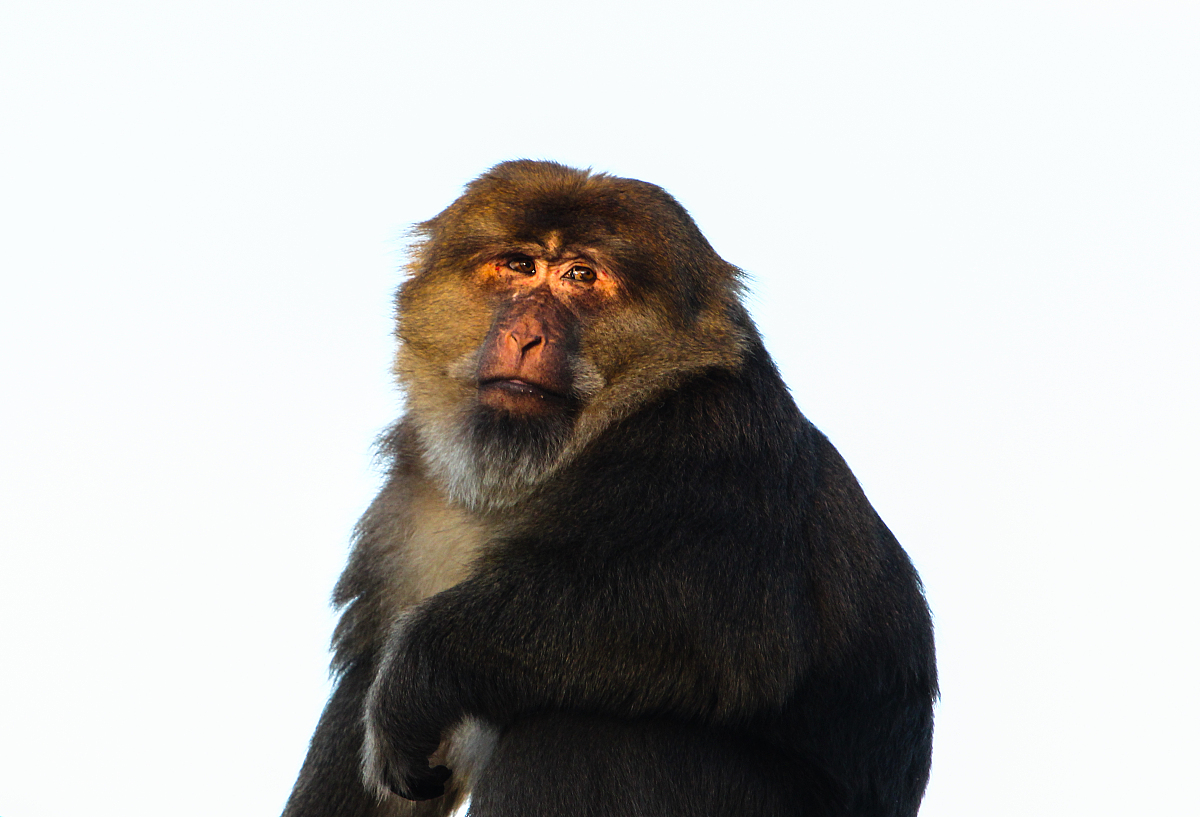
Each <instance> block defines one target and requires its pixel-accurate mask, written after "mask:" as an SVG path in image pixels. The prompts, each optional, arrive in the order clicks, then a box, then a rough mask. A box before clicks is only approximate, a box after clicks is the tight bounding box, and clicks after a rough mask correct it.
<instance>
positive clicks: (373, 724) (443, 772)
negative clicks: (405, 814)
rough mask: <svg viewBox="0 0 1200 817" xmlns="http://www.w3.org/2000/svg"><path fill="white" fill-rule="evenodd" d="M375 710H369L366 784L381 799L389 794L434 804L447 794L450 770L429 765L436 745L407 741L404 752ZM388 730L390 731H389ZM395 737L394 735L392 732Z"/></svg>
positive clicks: (364, 746) (364, 759)
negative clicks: (430, 756)
mask: <svg viewBox="0 0 1200 817" xmlns="http://www.w3.org/2000/svg"><path fill="white" fill-rule="evenodd" d="M375 709H376V708H375V707H373V706H368V707H367V717H366V719H365V720H366V727H367V729H366V740H365V741H364V744H363V768H362V772H363V782H364V783H365V784H366V785H367V788H369V789H372V790H374V791H375V793H376V794H378V795H381V796H382V795H385V794H386V793H387V792H392V793H394V794H398V795H399V796H401V797H403V798H405V799H407V800H432V799H433V798H435V797H441V796H442V795H443V794H445V793H446V781H447V780H449V779H450V770H449V769H447V768H446V767H445V766H433V767H430V765H429V755H430V754H431V753H432V752H433V751H434V750H436V749H437V740H436V738H435V739H434V740H432V741H425V742H421V743H422V744H423V745H421V746H418V745H417V743H418V742H417V741H405V743H408V744H410V745H408V746H406V747H405V748H401V747H400V746H397V745H396V741H394V740H392V739H390V735H389V732H391V731H392V730H386V727H385V726H384V725H383V721H384V719H383V718H381V717H378V715H379V713H378V712H377V711H375ZM385 730H386V731H385ZM392 734H394V732H392Z"/></svg>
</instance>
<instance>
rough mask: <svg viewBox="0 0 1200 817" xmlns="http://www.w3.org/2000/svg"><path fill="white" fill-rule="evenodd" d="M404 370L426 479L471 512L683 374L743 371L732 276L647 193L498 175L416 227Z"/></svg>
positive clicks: (682, 216) (610, 181)
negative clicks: (737, 366)
mask: <svg viewBox="0 0 1200 817" xmlns="http://www.w3.org/2000/svg"><path fill="white" fill-rule="evenodd" d="M417 236H418V241H417V243H416V245H415V246H414V252H413V262H412V264H411V267H410V277H409V279H408V280H407V281H406V282H405V283H404V285H403V286H402V287H401V289H400V292H399V295H398V298H397V305H398V328H397V335H398V336H399V338H400V340H401V344H400V352H399V355H398V358H397V363H396V372H397V375H398V377H399V379H400V381H401V385H402V386H403V387H404V389H405V393H406V396H407V400H408V418H409V421H410V422H411V424H412V427H413V429H414V431H415V433H416V435H417V439H418V442H419V448H420V450H421V452H422V458H423V461H424V465H425V467H426V468H427V469H428V470H429V472H430V474H431V475H432V476H433V477H435V478H436V479H438V480H439V481H440V482H441V483H442V484H443V486H444V487H445V488H446V489H447V492H448V493H449V495H450V496H451V497H452V498H453V499H455V500H457V501H460V502H462V503H464V504H466V505H468V506H471V507H476V508H487V507H493V508H497V507H503V506H505V505H508V504H511V503H512V502H514V501H515V500H517V499H519V498H520V497H521V496H524V495H525V493H526V492H527V491H528V490H529V489H530V488H531V487H533V486H535V485H537V484H538V483H539V482H540V481H541V480H542V479H544V478H545V477H546V476H547V475H548V474H550V473H552V472H553V470H554V468H555V465H556V463H557V462H559V461H561V460H562V459H564V457H567V456H568V455H570V454H571V453H572V452H574V451H577V450H578V449H579V448H580V447H581V446H582V445H585V444H586V442H587V441H588V440H589V439H590V438H591V437H592V436H594V434H595V433H597V432H598V431H600V430H602V429H603V428H604V427H606V426H608V425H609V424H611V423H612V422H614V421H615V420H617V419H619V418H620V417H621V416H624V415H625V414H627V413H628V412H629V411H631V410H632V409H633V408H636V406H637V405H638V404H640V403H642V402H645V401H646V400H647V399H651V398H652V397H653V396H654V394H656V393H658V392H660V391H662V390H664V389H667V388H669V387H670V386H671V385H672V384H673V383H675V382H678V380H679V379H680V378H682V377H685V376H687V375H688V374H689V373H691V372H694V371H697V370H700V369H704V368H706V367H710V366H721V365H727V366H732V365H735V364H736V362H737V361H738V360H740V356H741V354H742V353H743V351H744V348H745V346H746V342H747V338H748V337H750V335H751V334H752V333H753V331H754V330H753V327H752V325H751V323H750V321H749V318H748V317H747V316H746V314H745V312H744V310H743V309H742V307H741V305H740V302H739V294H740V283H739V274H740V273H739V271H738V270H737V269H736V268H735V267H733V266H732V265H730V264H728V263H726V262H725V261H723V260H722V259H721V258H720V257H719V256H718V255H717V254H716V252H715V251H713V249H712V247H711V246H710V245H709V244H708V242H707V241H706V240H705V239H704V237H703V235H702V234H701V233H700V230H699V228H698V227H697V226H696V224H695V223H694V222H693V221H692V219H691V217H690V216H688V214H687V212H686V211H685V210H684V209H683V207H682V206H681V205H680V204H679V203H678V202H676V201H675V199H674V198H672V197H671V196H670V195H669V194H668V193H667V192H666V191H664V190H662V189H661V188H659V187H656V186H655V185H652V184H648V183H646V182H641V181H635V180H632V179H621V178H616V177H612V176H607V175H604V174H592V173H590V172H587V171H579V170H574V169H571V168H567V167H563V166H561V165H557V164H554V163H550V162H530V161H518V162H506V163H504V164H501V165H498V166H497V167H495V168H493V169H492V170H490V171H489V172H488V173H486V174H484V175H483V176H481V177H480V178H479V179H477V180H475V181H474V182H473V183H471V184H470V185H469V186H468V187H467V189H466V191H465V192H464V194H463V195H462V196H461V197H460V198H459V199H458V200H457V201H455V202H454V203H453V204H451V205H450V206H449V207H448V208H447V209H446V210H445V211H443V212H442V213H440V214H439V215H438V216H436V217H434V218H433V219H431V220H430V221H428V222H425V223H424V224H421V225H419V226H418V227H417Z"/></svg>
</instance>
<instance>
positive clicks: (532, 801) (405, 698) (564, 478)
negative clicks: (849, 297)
mask: <svg viewBox="0 0 1200 817" xmlns="http://www.w3.org/2000/svg"><path fill="white" fill-rule="evenodd" d="M743 280H744V276H743V273H742V272H741V271H740V270H739V269H738V268H737V267H735V266H733V265H732V264H730V263H728V262H726V261H725V260H723V259H722V258H721V257H720V256H719V255H718V254H717V252H716V251H715V250H714V249H713V248H712V246H711V245H710V244H709V242H708V241H707V240H706V239H705V237H704V236H703V235H702V233H701V232H700V230H699V228H698V227H697V225H696V223H695V222H694V220H693V219H692V218H691V216H690V215H689V214H688V213H687V211H686V210H685V209H684V208H683V206H682V205H680V204H679V203H678V202H677V201H676V200H675V199H674V198H673V197H672V196H671V195H670V194H668V193H667V192H666V191H665V190H663V189H662V188H660V187H657V186H655V185H653V184H650V183H647V182H643V181H638V180H634V179H627V178H621V177H617V176H612V175H608V174H605V173H597V172H593V171H590V170H577V169H573V168H569V167H566V166H563V165H560V164H557V163H553V162H544V161H531V160H518V161H510V162H505V163H502V164H499V165H497V166H495V167H493V168H492V169H491V170H489V171H487V172H486V173H484V174H483V175H482V176H480V177H479V178H477V179H476V180H474V181H473V182H471V183H470V184H469V185H467V187H466V188H465V190H464V192H463V193H462V195H461V196H460V197H459V198H458V199H457V200H456V201H454V202H453V203H452V204H450V205H449V206H448V207H447V208H446V209H445V210H443V211H442V212H441V213H440V214H439V215H437V216H435V217H434V218H432V219H430V220H429V221H426V222H424V223H422V224H420V225H418V226H417V227H416V228H415V241H414V244H413V247H412V253H411V262H410V264H409V268H408V274H407V276H406V278H405V280H404V281H403V283H402V284H401V286H400V288H399V291H398V294H397V298H396V306H397V323H396V336H397V339H398V344H397V345H398V351H397V355H396V358H395V364H394V369H395V374H396V377H397V380H398V382H399V385H400V387H401V389H402V390H403V393H404V396H405V410H404V412H403V416H402V417H401V418H400V420H399V421H398V422H397V423H396V424H395V425H394V426H393V427H392V428H391V429H390V430H389V431H387V432H386V433H385V434H384V436H383V437H382V438H381V441H380V450H381V453H382V454H383V455H384V458H385V459H384V461H385V462H386V474H385V479H384V485H383V488H382V489H381V491H380V493H379V494H378V496H377V497H376V498H375V500H374V502H373V503H372V504H371V505H370V507H369V508H368V510H367V511H366V512H365V514H364V516H363V517H362V519H361V520H360V522H359V524H358V526H357V528H356V530H355V535H354V543H353V548H352V551H351V555H350V557H349V561H348V564H347V566H346V569H345V572H344V573H343V575H342V577H341V578H340V580H339V581H338V583H337V586H336V589H335V591H334V596H333V599H334V602H335V604H336V605H338V606H340V607H341V609H342V614H341V618H340V620H339V622H338V624H337V627H336V629H335V632H334V639H333V641H334V659H333V667H334V670H335V673H336V685H335V689H334V691H333V693H332V695H331V697H330V700H329V703H328V704H327V706H326V709H325V711H324V713H323V715H322V716H321V718H320V721H319V724H318V726H317V729H316V732H315V734H314V736H313V739H312V742H311V745H310V748H309V753H308V756H307V758H306V760H305V762H304V764H303V767H302V769H301V772H300V775H299V779H298V781H297V783H296V786H295V788H294V790H293V792H292V795H291V797H290V799H289V801H288V803H287V806H286V808H285V811H284V815H285V817H333V816H334V815H338V817H435V816H439V815H447V814H451V813H453V811H454V810H455V809H457V808H459V807H460V806H461V805H462V803H463V802H464V800H465V798H466V797H467V796H468V795H469V796H470V813H471V815H474V816H475V817H515V816H516V815H520V816H521V817H556V816H557V815H606V817H650V815H653V816H654V817H700V816H701V815H704V817H727V816H732V815H739V816H740V815H751V814H752V815H766V816H768V817H774V816H778V817H783V815H804V817H824V816H825V815H856V816H857V817H909V816H910V815H915V814H916V813H917V810H918V808H919V805H920V802H921V799H922V796H923V793H924V789H925V785H926V781H927V778H928V775H929V769H930V758H931V746H932V734H933V705H934V702H935V699H936V697H937V695H938V687H937V673H936V667H935V660H934V641H933V630H932V623H931V616H930V612H929V608H928V606H927V604H926V601H925V596H924V590H923V587H922V585H921V582H920V579H919V577H918V576H917V573H916V571H915V569H914V568H913V565H912V564H911V562H910V560H909V559H908V557H907V556H906V554H905V553H904V551H903V550H902V549H901V547H900V545H899V544H898V543H897V541H896V539H895V537H894V536H893V535H892V533H891V532H890V531H889V530H888V528H887V526H886V525H885V524H884V523H883V521H882V520H881V519H880V517H879V516H878V514H876V512H875V511H874V509H873V508H872V506H871V505H870V503H869V502H868V500H867V499H866V496H865V494H864V492H863V490H862V488H861V487H860V486H859V484H858V482H857V481H856V479H855V478H854V476H853V475H852V473H851V471H850V469H849V467H848V466H847V465H846V463H845V461H844V460H843V459H842V457H841V456H840V455H839V454H838V452H837V451H836V450H835V449H834V447H833V446H832V444H831V443H830V442H829V441H828V439H827V438H826V437H825V436H824V435H823V434H821V433H820V432H819V431H818V430H817V429H816V428H815V427H814V426H813V425H812V424H811V423H810V422H809V421H808V420H807V419H806V418H805V417H804V416H803V415H802V414H801V413H800V411H799V409H798V408H797V407H796V404H795V402H794V401H793V399H792V397H791V394H790V392H789V390H788V388H787V386H785V385H784V383H783V381H782V379H781V377H780V374H779V372H778V370H777V369H776V367H775V364H774V363H773V361H772V359H771V357H770V356H769V355H768V353H767V351H766V350H765V348H764V345H763V341H762V339H761V337H760V335H759V333H758V331H757V329H756V327H755V325H754V323H753V321H752V320H751V318H750V316H749V314H748V312H747V310H746V308H745V307H744V305H743V302H742V296H743V289H744V283H743Z"/></svg>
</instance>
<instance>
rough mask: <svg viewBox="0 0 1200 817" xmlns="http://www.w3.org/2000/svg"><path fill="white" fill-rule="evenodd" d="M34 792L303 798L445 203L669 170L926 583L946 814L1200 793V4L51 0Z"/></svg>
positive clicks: (29, 319)
mask: <svg viewBox="0 0 1200 817" xmlns="http://www.w3.org/2000/svg"><path fill="white" fill-rule="evenodd" d="M0 82H2V83H3V84H2V86H0V93H2V99H0V275H2V283H3V286H2V288H0V344H2V347H0V354H2V358H0V662H2V665H0V815H3V817H43V815H76V814H87V815H91V817H107V816H108V815H120V817H141V816H142V815H145V816H147V817H149V816H150V815H154V816H155V817H157V815H163V814H171V815H206V816H207V815H213V814H230V815H273V814H276V813H277V812H278V811H279V809H280V808H281V807H282V805H283V802H284V800H285V798H286V796H287V793H288V791H289V789H290V787H291V784H292V781H293V779H294V777H295V774H296V772H297V770H298V769H299V766H300V762H301V759H302V756H303V753H304V751H305V746H306V742H307V740H308V737H309V734H310V733H311V731H312V728H313V726H314V724H315V722H316V718H317V714H318V712H319V710H320V708H321V706H322V703H323V701H324V698H325V696H326V694H327V691H328V686H327V678H326V662H327V654H326V645H327V640H328V637H329V634H330V629H331V627H332V624H333V622H334V614H333V613H332V611H330V609H329V608H328V605H327V599H328V594H329V592H330V590H331V588H332V585H333V582H334V581H335V578H336V576H337V574H338V571H339V569H340V567H341V564H342V562H343V560H344V558H345V552H346V544H347V540H348V535H349V532H350V529H351V527H352V525H353V523H354V521H355V519H356V517H357V516H358V514H359V513H360V512H361V511H362V509H363V508H364V507H365V506H366V504H367V502H368V501H369V500H370V498H371V496H372V493H373V491H374V490H375V487H376V484H377V480H378V475H377V473H376V472H375V471H374V470H373V469H372V465H371V459H370V450H371V443H372V439H373V438H374V436H375V434H376V433H377V432H378V431H380V430H381V429H382V428H383V427H384V426H385V425H386V424H387V423H388V422H389V420H390V419H392V418H393V417H394V416H395V415H396V413H397V412H398V408H399V405H400V398H399V395H398V394H397V393H396V392H395V390H394V389H393V388H392V386H391V384H390V381H389V374H388V366H389V358H390V355H391V350H392V341H391V338H390V334H389V333H390V311H391V305H390V297H391V292H392V290H393V288H394V287H395V285H396V284H397V282H398V281H399V277H400V274H399V272H398V270H399V267H400V265H401V263H402V261H403V250H404V243H405V242H404V237H403V236H404V231H405V229H406V228H407V226H408V225H410V224H412V223H413V222H415V221H419V220H422V219H424V218H427V217H429V216H432V215H433V214H435V213H436V212H437V211H438V210H440V209H441V208H442V207H444V206H445V205H446V204H447V203H449V202H450V201H451V200H452V199H453V198H454V197H455V196H456V195H457V194H458V192H459V190H460V189H461V186H462V184H463V183H465V182H466V181H468V180H469V179H470V178H472V177H474V176H475V175H477V174H478V173H480V172H482V171H483V170H484V169H486V168H487V167H488V166H490V165H491V164H493V163H495V162H497V161H500V160H503V159H507V158H516V157H530V158H549V159H555V160H559V161H562V162H565V163H568V164H574V165H579V166H592V167H594V168H596V169H597V170H605V171H611V172H614V173H617V174H619V175H625V176H633V177H637V178H643V179H646V180H648V181H653V182H656V183H658V184H660V185H662V186H664V187H666V188H667V189H668V190H670V191H671V192H672V193H674V194H675V195H676V196H677V197H678V198H679V199H680V200H681V201H682V202H683V204H684V205H685V206H686V207H688V208H689V209H690V210H691V212H692V214H693V215H694V216H695V218H696V220H697V221H698V222H699V224H700V226H701V228H702V229H703V230H704V231H705V232H706V234H707V235H708V237H709V239H710V240H711V241H712V243H713V245H714V246H715V247H716V248H717V250H718V252H720V253H721V254H722V255H723V256H725V257H726V258H727V259H729V260H730V261H732V262H734V263H736V264H738V265H739V266H742V267H744V268H745V269H746V270H747V272H748V273H749V274H750V276H752V289H753V294H752V296H751V299H750V307H751V310H752V311H753V313H754V314H755V316H756V317H757V320H758V322H759V325H760V327H761V328H762V330H763V332H764V334H765V336H766V339H767V342H768V345H769V347H770V348H771V349H772V350H773V352H774V354H775V355H776V357H777V359H778V361H779V363H780V366H781V368H782V370H783V372H784V375H785V377H786V379H787V380H788V382H789V384H790V385H791V387H792V389H793V392H794V393H795V395H796V397H797V400H798V402H799V403H800V406H801V408H802V409H803V410H804V411H805V412H806V413H807V414H808V415H809V416H810V417H811V418H812V419H813V420H814V421H815V422H816V423H817V424H818V425H819V426H820V427H821V428H823V429H824V430H825V431H826V432H827V433H828V434H829V436H830V437H831V438H832V439H833V441H834V443H835V444H836V445H837V446H838V447H839V448H840V449H841V451H842V452H843V454H844V455H845V456H846V458H847V459H848V460H849V462H850V464H851V465H852V467H853V468H854V469H855V472H856V473H857V475H858V476H859V478H860V480H861V481H862V482H863V484H864V486H865V487H866V489H867V492H868V494H869V495H870V497H871V498H872V500H873V502H874V503H875V505H876V507H877V508H878V509H879V510H880V512H881V514H882V515H883V517H884V518H885V519H886V520H887V521H888V522H889V524H890V525H891V527H892V528H893V530H894V531H895V532H896V534H897V535H898V536H899V538H900V540H901V542H903V543H904V544H905V546H906V547H907V549H908V551H909V553H910V554H911V555H912V557H913V559H914V561H915V562H916V564H917V566H918V568H919V569H920V570H921V572H922V574H923V576H924V577H925V581H926V584H927V587H928V594H929V599H930V602H931V604H932V606H933V609H934V612H935V615H936V622H937V627H938V644H939V658H940V665H941V672H942V688H943V699H942V702H941V704H940V707H939V710H938V726H937V738H936V753H935V761H934V772H933V779H932V782H931V784H930V788H929V792H928V795H927V798H926V804H925V807H924V809H923V811H922V814H923V815H924V817H962V815H1012V814H1023V815H1064V814H1080V815H1125V814H1182V813H1186V811H1188V810H1189V809H1191V808H1194V807H1195V796H1194V789H1195V782H1196V767H1197V760H1198V758H1197V752H1196V748H1195V747H1196V734H1197V729H1198V728H1200V723H1198V718H1197V714H1198V712H1197V709H1198V708H1197V703H1196V700H1197V689H1198V686H1200V683H1198V680H1200V679H1198V678H1197V669H1196V663H1195V661H1196V646H1197V632H1196V630H1197V626H1196V625H1197V615H1196V595H1197V593H1196V589H1195V587H1196V578H1195V566H1196V559H1195V551H1196V548H1197V545H1198V544H1200V537H1198V535H1197V532H1196V523H1195V521H1194V520H1195V506H1196V498H1197V488H1198V487H1200V485H1198V478H1197V462H1198V461H1200V460H1198V455H1200V450H1198V449H1200V445H1198V438H1200V435H1198V433H1197V430H1196V422H1197V417H1200V398H1198V387H1197V380H1198V376H1200V365H1198V362H1197V357H1198V355H1197V353H1198V352H1200V329H1198V324H1200V284H1198V280H1197V279H1198V271H1200V240H1198V232H1200V229H1198V228H1200V161H1198V155H1200V11H1197V7H1196V6H1195V4H1194V3H1190V2H1178V3H1158V2H1148V1H1147V0H1143V1H1142V2H1128V3H1115V2H1061V1H1058V0H1037V2H1024V1H1023V0H1004V2H980V3H962V2H950V1H949V0H946V1H945V2H934V1H933V0H928V1H926V2H899V3H897V2H843V3H815V2H782V0H780V1H779V2H774V3H762V2H752V1H747V2H738V3H723V4H714V3H705V2H696V1H695V0H691V2H669V3H654V2H645V0H635V1H634V2H615V3H590V4H581V3H564V2H519V1H518V2H510V3H498V2H488V3H484V2H478V3H463V2H449V1H447V2H441V3H420V4H417V3H403V2H392V3H384V2H361V3H360V2H342V3H312V2H287V3H284V2H246V0H237V2H231V0H216V1H215V2H214V1H213V0H209V2H204V3H200V2H192V1H191V0H182V1H181V0H174V2H171V3H160V2H129V1H128V0H114V2H108V3H94V2H61V1H60V0H37V2H34V0H8V2H6V3H5V4H4V5H3V6H2V7H0Z"/></svg>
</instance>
